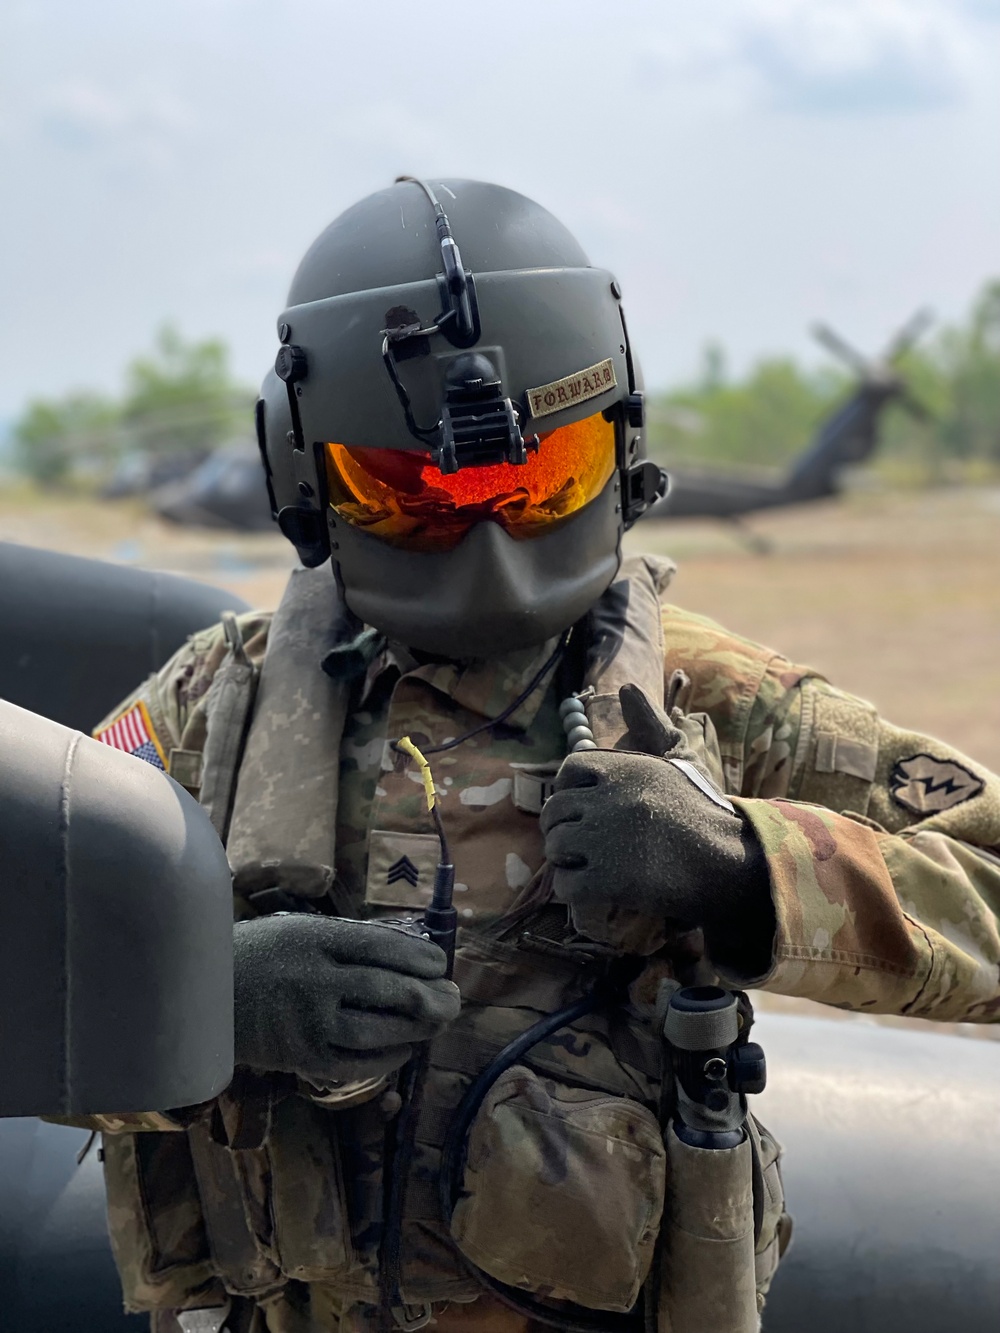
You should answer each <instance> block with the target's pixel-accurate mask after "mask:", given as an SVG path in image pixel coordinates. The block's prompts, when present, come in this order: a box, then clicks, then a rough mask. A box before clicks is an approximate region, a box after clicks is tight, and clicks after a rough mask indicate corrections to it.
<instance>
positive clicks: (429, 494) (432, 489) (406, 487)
mask: <svg viewBox="0 0 1000 1333" xmlns="http://www.w3.org/2000/svg"><path fill="white" fill-rule="evenodd" d="M614 468H615V425H614V422H613V421H606V420H605V418H604V416H603V415H602V414H601V413H597V414H596V415H595V416H591V417H586V418H585V419H584V420H583V421H574V422H572V423H571V424H570V425H568V426H560V427H559V428H558V429H557V430H553V431H549V432H548V433H547V434H541V433H540V434H539V446H538V449H537V451H536V452H529V454H528V461H527V462H526V463H521V464H515V463H493V464H490V465H488V466H486V467H464V468H460V469H459V470H458V471H457V472H452V473H443V472H441V471H440V470H439V469H438V468H436V467H435V466H434V464H433V463H432V462H430V460H429V458H428V457H427V455H426V454H422V453H419V452H417V451H416V450H407V449H373V448H354V447H352V446H350V445H346V444H332V443H331V444H327V446H326V475H327V485H328V488H329V498H330V504H331V506H332V508H333V510H334V512H335V513H336V514H337V517H338V518H340V519H342V520H343V521H344V522H345V523H350V524H351V526H352V527H357V528H364V529H365V530H366V531H367V532H370V533H371V534H372V535H373V536H375V537H380V538H381V539H382V540H383V541H385V542H388V543H389V544H390V545H392V546H400V547H403V548H405V549H406V550H410V551H448V550H451V549H452V547H454V546H457V545H458V543H459V542H460V541H461V540H462V538H463V537H464V536H465V534H466V533H467V532H468V530H469V528H471V527H472V525H473V524H474V523H482V522H485V521H489V522H492V523H499V524H500V525H501V526H502V527H503V528H505V529H506V531H507V532H508V534H509V535H510V536H511V537H513V538H515V539H516V540H518V541H521V540H526V539H527V538H530V537H537V536H540V535H541V534H542V533H544V532H550V531H551V530H552V528H553V527H555V526H556V525H557V524H559V523H561V522H562V521H563V520H564V519H567V518H569V517H570V516H571V515H572V514H575V513H576V512H577V511H578V510H580V509H582V508H583V506H584V505H585V504H588V503H589V502H590V501H591V500H593V499H594V497H595V496H597V495H599V494H600V493H601V491H602V490H603V489H604V487H605V486H606V485H607V482H608V479H609V478H610V476H611V474H612V472H613V471H614Z"/></svg>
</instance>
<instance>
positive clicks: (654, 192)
mask: <svg viewBox="0 0 1000 1333" xmlns="http://www.w3.org/2000/svg"><path fill="white" fill-rule="evenodd" d="M0 11H2V12H0V182H2V184H0V191H2V206H0V421H3V420H8V421H9V420H10V419H11V418H12V417H14V416H16V415H17V413H18V412H19V411H20V410H21V409H22V408H23V406H24V404H25V402H26V401H27V400H28V399H29V398H30V397H32V396H38V395H44V396H50V395H57V394H62V393H64V392H67V391H69V390H71V389H75V388H81V387H86V388H97V389H102V390H106V391H109V392H114V391H115V390H117V389H118V388H120V385H121V372H122V369H123V367H124V365H125V364H126V363H127V362H128V361H129V360H130V359H131V358H132V357H133V356H135V355H137V354H138V353H140V352H142V351H143V350H145V349H146V348H148V347H149V346H150V344H151V341H152V339H153V336H154V333H155V331H156V329H157V328H158V327H159V326H160V325H162V324H163V323H164V322H165V321H172V322H174V323H175V324H176V325H177V326H178V327H179V328H180V329H181V331H182V332H183V333H184V334H185V336H188V337H203V336H209V335H218V336H221V337H223V338H224V339H225V340H226V341H227V342H228V343H229V345H230V347H231V349H232V354H233V364H234V367H235V369H236V371H237V373H238V374H239V375H240V376H241V377H242V378H243V379H245V380H246V381H247V382H249V383H257V382H259V380H260V378H261V377H262V375H263V373H264V371H265V370H266V369H267V367H268V365H269V364H270V363H271V362H272V360H273V356H274V352H275V350H276V336H275V318H276V316H277V314H278V313H279V311H280V309H281V307H282V305H283V302H284V297H285V293H286V291H287V288H288V284H289V282H290V279H291V276H292V274H293V272H294V270H295V267H296V264H297V262H298V259H299V258H300V257H301V255H302V253H303V251H304V250H305V248H306V247H307V246H308V245H309V243H310V242H311V241H312V239H313V238H314V237H315V235H316V234H317V233H318V232H319V231H321V230H322V228H323V227H324V226H325V225H326V224H327V223H328V222H329V221H330V220H331V219H332V218H333V217H334V216H336V214H337V213H339V212H340V211H341V210H342V209H343V208H345V207H347V206H348V205H349V204H351V203H352V202H354V201H355V200H356V199H358V198H360V197H361V196H363V195H364V194H367V193H368V192H370V191H372V190H375V189H379V188H381V187H383V186H384V185H386V184H388V183H389V182H391V180H392V179H393V177H394V176H396V175H399V174H401V173H410V174H418V175H420V174H425V175H428V176H471V177H478V178H480V179H486V180H495V181H499V182H501V183H502V184H505V185H508V186H511V187H513V188H515V189H518V190H520V191H522V192H523V193H524V194H527V195H530V196H532V197H534V198H536V199H537V200H538V201H539V202H541V203H543V204H544V205H546V206H547V207H548V208H550V209H551V210H552V211H553V212H555V213H556V214H557V215H558V216H559V217H560V218H561V219H562V221H563V222H565V223H566V224H567V225H568V226H569V227H570V229H571V230H572V231H574V232H575V233H576V235H577V236H578V238H579V239H580V241H581V243H582V244H583V246H584V248H585V249H586V250H587V252H588V254H589V256H590V258H591V260H592V262H594V263H596V264H599V265H601V266H603V267H606V268H609V269H611V271H612V272H614V273H615V274H616V276H617V277H618V279H619V281H620V283H621V286H622V288H623V292H624V300H625V307H626V311H627V314H628V318H629V326H630V331H631V332H632V334H633V338H634V341H635V343H636V346H637V347H638V349H639V354H640V357H641V360H642V363H643V366H644V369H645V374H646V380H647V384H648V385H649V386H651V387H661V386H666V385H669V384H673V383H677V382H679V381H683V380H684V379H686V378H689V377H691V376H693V375H694V374H696V372H697V368H698V366H699V363H700V358H701V354H702V349H703V347H704V345H705V343H706V342H707V341H708V340H710V339H718V340H719V341H721V342H722V343H723V344H724V346H725V347H726V349H727V351H728V353H729V357H730V364H731V365H732V367H733V368H734V369H735V370H736V371H741V370H743V369H745V368H746V367H748V366H749V365H750V364H752V363H753V362H754V361H755V360H756V359H757V358H760V357H762V356H766V355H772V354H781V353H791V354H795V355H799V356H804V357H808V358H810V359H812V360H817V359H819V358H820V356H821V353H819V352H818V350H817V349H816V348H815V347H814V345H813V344H811V342H810V340H809V333H808V329H809V325H810V323H811V322H813V321H815V320H817V319H824V320H826V321H828V322H830V323H832V324H833V325H834V326H835V327H837V328H838V329H839V330H840V331H841V332H842V333H844V334H845V335H846V336H847V337H848V338H849V339H850V340H851V341H853V342H855V343H856V344H858V345H859V346H860V347H861V348H863V349H864V350H866V351H870V352H874V351H876V350H877V349H878V348H879V346H880V345H881V344H882V343H884V342H885V341H886V340H887V339H888V337H889V335H890V334H891V333H892V331H893V330H894V328H895V327H897V326H898V325H899V324H901V323H902V322H903V320H904V319H905V318H906V317H907V316H908V315H909V314H911V313H912V312H913V311H914V310H915V309H916V308H917V307H918V306H921V305H925V304H926V305H929V306H931V307H932V308H933V309H934V310H935V311H936V312H937V314H938V315H939V317H941V318H943V319H945V320H948V319H955V318H958V317H961V315H962V314H963V312H964V311H965V309H966V308H967V306H968V304H969V302H970V300H971V298H972V296H973V295H974V293H975V291H976V289H977V287H978V286H979V285H980V284H981V282H982V281H983V280H984V279H986V278H987V277H990V276H1000V77H998V75H1000V0H700V2H699V3H697V4H695V3H691V0H614V3H611V2H610V0H603V3H597V0H504V3H482V2H480V0H463V3H455V2H454V0H450V2H449V3H444V2H443V0H407V2H403V0H378V2H377V3H372V2H371V0H370V2H369V3H367V4H345V3H340V2H339V0H295V3H289V2H288V0H267V2H266V3H264V2H263V0H197V3H194V0H158V3H156V4H155V5H154V4H143V3H138V4H137V3H135V0H87V3H86V4H81V3H80V0H71V2H69V3H67V2H66V0H3V4H2V6H0ZM459 241H461V238H459Z"/></svg>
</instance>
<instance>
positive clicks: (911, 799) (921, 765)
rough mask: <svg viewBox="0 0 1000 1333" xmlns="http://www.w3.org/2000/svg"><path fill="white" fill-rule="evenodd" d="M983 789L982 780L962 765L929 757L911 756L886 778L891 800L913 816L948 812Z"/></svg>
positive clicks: (922, 755)
mask: <svg viewBox="0 0 1000 1333" xmlns="http://www.w3.org/2000/svg"><path fill="white" fill-rule="evenodd" d="M983 786H984V783H983V780H982V778H980V777H977V776H976V774H975V773H973V772H971V771H970V770H969V769H968V768H965V767H964V766H963V765H962V764H959V763H956V761H955V760H954V759H939V758H938V757H937V756H936V755H933V754H924V753H920V754H912V755H910V756H909V757H908V758H906V759H900V760H898V761H897V762H896V764H895V765H894V766H893V770H892V772H891V774H890V775H889V791H890V792H891V793H892V799H893V800H894V801H895V802H896V804H897V805H901V806H902V807H903V809H904V810H909V811H911V813H913V814H915V815H932V814H940V813H941V811H942V810H950V809H951V808H952V806H953V805H961V804H962V802H963V801H971V800H972V798H973V797H974V796H978V795H979V793H980V792H981V791H982V790H983Z"/></svg>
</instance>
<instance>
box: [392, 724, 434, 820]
mask: <svg viewBox="0 0 1000 1333" xmlns="http://www.w3.org/2000/svg"><path fill="white" fill-rule="evenodd" d="M396 745H397V747H398V748H399V749H400V750H402V751H403V753H404V754H408V755H409V756H410V758H411V759H415V760H416V761H417V767H418V768H419V769H420V779H421V781H422V782H423V784H424V794H425V796H426V797H427V809H428V810H433V809H434V803H435V801H436V799H437V796H436V793H435V791H434V776H433V774H432V773H431V766H430V764H429V763H428V762H427V760H426V759H425V758H424V756H423V755H422V754H421V753H420V751H419V750H418V749H417V747H416V746H415V745H414V744H413V742H412V741H411V740H410V738H409V736H403V737H402V739H401V740H398V741H397V742H396Z"/></svg>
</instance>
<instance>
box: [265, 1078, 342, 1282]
mask: <svg viewBox="0 0 1000 1333" xmlns="http://www.w3.org/2000/svg"><path fill="white" fill-rule="evenodd" d="M342 1114H343V1113H342V1112H338V1111H331V1110H328V1109H326V1108H324V1107H322V1106H316V1105H315V1104H314V1103H312V1102H310V1101H307V1100H306V1099H305V1098H304V1097H288V1098H286V1099H285V1100H284V1101H282V1102H281V1103H280V1104H279V1105H278V1106H277V1107H276V1108H275V1116H274V1123H273V1125H272V1128H271V1133H270V1136H269V1138H268V1142H267V1147H266V1152H267V1157H268V1168H269V1177H270V1179H269V1184H270V1211H271V1216H272V1219H273V1225H274V1244H275V1248H276V1250H277V1254H278V1259H279V1263H280V1265H281V1270H282V1272H283V1273H285V1274H286V1275H287V1276H288V1277H290V1278H297V1279H298V1280H299V1281H300V1282H342V1281H345V1280H349V1279H351V1278H354V1277H357V1276H358V1272H359V1264H358V1260H357V1258H356V1256H355V1253H354V1247H353V1245H352V1242H351V1229H350V1223H349V1219H348V1212H347V1195H346V1191H345V1187H344V1173H343V1166H342V1163H341V1155H340V1144H339V1142H338V1132H337V1131H338V1121H339V1117H340V1116H341V1115H342Z"/></svg>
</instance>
